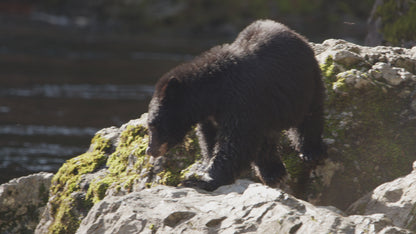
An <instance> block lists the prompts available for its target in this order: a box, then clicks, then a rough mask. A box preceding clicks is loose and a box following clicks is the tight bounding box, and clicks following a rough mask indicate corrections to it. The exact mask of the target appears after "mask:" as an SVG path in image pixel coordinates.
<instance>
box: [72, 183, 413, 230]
mask: <svg viewBox="0 0 416 234" xmlns="http://www.w3.org/2000/svg"><path fill="white" fill-rule="evenodd" d="M77 233H80V234H81V233H89V234H94V233H96V234H102V233H109V234H110V233H411V232H410V231H407V230H404V229H400V228H397V227H393V226H392V223H391V221H390V220H389V219H387V218H386V217H385V216H384V215H382V214H375V215H368V216H357V215H354V216H349V217H346V216H343V215H342V212H341V211H339V210H337V209H336V208H334V207H315V206H313V205H311V204H309V203H307V202H304V201H302V200H298V199H296V198H294V197H293V196H291V195H289V194H286V193H284V192H282V191H281V190H279V189H272V188H269V187H267V186H264V185H261V184H258V183H253V182H250V181H248V180H238V181H237V182H236V183H235V184H233V185H229V186H223V187H220V188H219V189H218V190H216V191H215V192H212V193H207V192H202V191H197V190H194V189H190V188H174V187H167V186H157V187H153V188H151V189H145V190H142V191H140V192H134V193H130V194H127V195H124V196H107V197H106V198H104V200H102V201H101V202H99V203H97V204H96V205H95V206H94V207H93V208H92V209H91V210H90V212H89V213H88V215H87V217H86V218H85V219H84V220H83V221H82V223H81V226H80V227H79V229H78V231H77Z"/></svg>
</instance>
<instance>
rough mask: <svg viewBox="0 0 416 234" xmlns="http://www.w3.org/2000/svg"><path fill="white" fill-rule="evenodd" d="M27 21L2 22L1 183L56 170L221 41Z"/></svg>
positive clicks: (144, 107)
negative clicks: (177, 69) (165, 77)
mask: <svg viewBox="0 0 416 234" xmlns="http://www.w3.org/2000/svg"><path fill="white" fill-rule="evenodd" d="M20 26H21V27H18V28H16V27H15V22H14V23H13V24H7V23H6V24H5V23H4V22H3V24H0V32H1V31H3V32H2V33H0V184H1V183H4V182H6V181H8V180H10V179H11V178H14V177H18V176H22V175H27V174H30V173H34V172H38V171H50V172H56V171H57V169H58V168H59V167H60V166H61V165H62V163H64V162H65V160H67V159H69V158H71V157H74V156H77V155H79V154H81V153H83V152H85V151H86V150H87V149H88V146H89V144H90V140H91V138H92V136H93V135H94V134H95V132H96V131H98V130H99V129H101V128H105V127H110V126H120V125H121V124H123V123H125V122H127V121H128V120H130V119H134V118H138V117H139V116H140V115H141V114H142V113H144V112H146V111H147V105H148V102H149V101H150V97H151V95H152V93H153V85H154V83H155V82H156V81H157V79H158V78H159V77H160V76H161V75H162V74H163V73H165V72H166V71H168V70H169V69H171V68H172V67H174V66H175V65H177V64H179V63H181V62H183V61H186V60H189V59H191V58H192V56H193V54H196V53H198V52H197V51H201V50H202V49H201V48H207V47H209V46H210V45H211V44H214V43H213V42H212V41H211V42H206V43H205V44H203V43H199V44H196V45H195V44H192V43H189V41H193V40H192V39H186V40H182V41H181V40H179V41H180V42H179V43H178V42H177V40H176V42H174V43H173V44H172V43H171V44H169V43H168V42H170V41H175V40H174V39H172V38H168V37H167V38H160V37H157V38H151V37H147V36H146V37H145V38H144V39H143V38H141V37H140V35H139V36H135V38H132V37H123V38H122V39H120V38H118V37H114V36H113V35H111V36H107V37H105V38H102V37H97V36H85V35H84V34H83V32H82V31H77V32H68V30H65V31H61V30H60V29H55V28H52V29H51V28H48V27H41V29H33V28H32V27H33V25H29V26H26V24H25V25H24V26H22V25H20ZM36 30H37V31H36ZM175 43H176V44H175ZM196 48H197V49H196Z"/></svg>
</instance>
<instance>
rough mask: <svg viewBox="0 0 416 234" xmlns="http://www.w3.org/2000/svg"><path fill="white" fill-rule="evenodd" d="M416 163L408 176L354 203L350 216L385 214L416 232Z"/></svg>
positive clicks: (389, 183) (349, 210) (395, 223)
mask: <svg viewBox="0 0 416 234" xmlns="http://www.w3.org/2000/svg"><path fill="white" fill-rule="evenodd" d="M415 204H416V161H415V162H414V163H413V171H412V173H410V174H409V175H407V176H404V177H400V178H398V179H395V180H393V181H391V182H388V183H384V184H382V185H380V186H378V187H377V188H376V189H374V190H373V191H372V192H370V193H368V194H367V195H365V196H364V197H362V198H360V199H359V200H358V201H356V202H354V203H353V204H352V205H351V206H350V207H349V208H348V210H347V212H348V213H350V214H361V215H373V214H384V215H385V216H386V217H387V218H388V219H390V220H391V221H392V223H393V224H394V225H395V226H397V227H401V228H407V229H410V230H413V231H415V230H416V205H415Z"/></svg>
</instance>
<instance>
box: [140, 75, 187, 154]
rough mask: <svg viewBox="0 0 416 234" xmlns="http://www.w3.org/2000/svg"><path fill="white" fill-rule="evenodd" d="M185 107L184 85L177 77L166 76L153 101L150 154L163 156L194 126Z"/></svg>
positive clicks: (162, 79)
mask: <svg viewBox="0 0 416 234" xmlns="http://www.w3.org/2000/svg"><path fill="white" fill-rule="evenodd" d="M185 110H186V99H185V92H184V84H183V83H182V82H181V80H179V79H178V78H176V77H175V76H165V77H162V78H161V79H160V80H159V81H158V83H157V84H156V89H155V93H154V95H153V97H152V100H151V101H150V104H149V112H148V120H147V121H148V122H147V124H148V128H149V138H150V139H149V147H148V148H147V150H146V153H147V154H148V155H151V156H162V155H164V154H165V153H166V152H167V151H168V150H169V149H170V148H172V147H173V146H175V145H177V144H179V143H180V142H182V141H183V139H184V137H185V135H186V133H187V132H188V130H189V129H190V127H191V126H190V124H187V122H188V121H187V120H186V118H187V116H186V115H185V114H184V113H185V112H186V111H185Z"/></svg>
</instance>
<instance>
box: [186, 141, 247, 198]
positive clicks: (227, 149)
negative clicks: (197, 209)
mask: <svg viewBox="0 0 416 234" xmlns="http://www.w3.org/2000/svg"><path fill="white" fill-rule="evenodd" d="M228 136H229V137H227V138H222V137H220V138H219V139H221V140H219V141H218V143H217V147H216V149H215V153H214V157H213V158H211V160H210V165H209V167H208V170H207V172H206V178H202V179H190V180H185V181H183V182H182V185H184V186H186V187H198V188H201V189H204V190H207V191H213V190H215V189H217V188H218V187H220V186H222V185H227V184H232V183H233V182H234V181H235V179H236V178H237V177H238V176H239V175H240V174H241V173H242V172H243V171H245V170H248V169H250V163H251V161H252V160H251V159H250V157H249V156H250V155H251V154H252V150H253V149H254V148H255V147H253V145H252V144H251V143H253V141H251V143H250V144H247V141H245V139H246V137H245V136H247V134H246V135H240V134H229V135H228ZM230 136H236V137H235V138H231V137H230ZM237 136H238V137H237ZM244 142H245V144H243V143H244Z"/></svg>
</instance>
